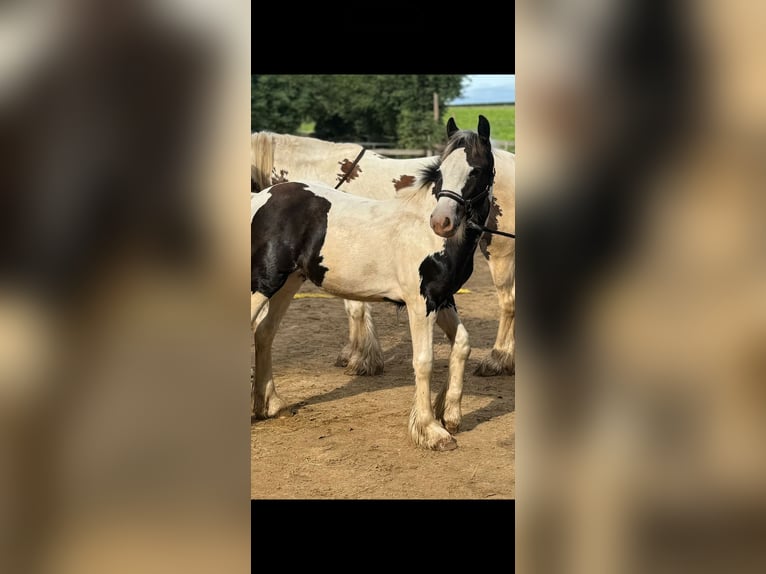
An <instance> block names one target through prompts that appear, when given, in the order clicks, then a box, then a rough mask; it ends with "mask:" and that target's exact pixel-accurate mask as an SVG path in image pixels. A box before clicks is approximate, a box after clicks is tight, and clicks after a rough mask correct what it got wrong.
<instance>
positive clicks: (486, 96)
mask: <svg viewBox="0 0 766 574" xmlns="http://www.w3.org/2000/svg"><path fill="white" fill-rule="evenodd" d="M463 81H464V82H465V84H464V87H463V95H462V96H461V97H460V98H457V99H456V100H453V101H451V102H449V103H450V104H505V103H515V102H516V75H515V74H505V75H500V74H496V75H487V74H482V75H473V76H470V75H469V76H468V77H467V78H466V79H465V80H463Z"/></svg>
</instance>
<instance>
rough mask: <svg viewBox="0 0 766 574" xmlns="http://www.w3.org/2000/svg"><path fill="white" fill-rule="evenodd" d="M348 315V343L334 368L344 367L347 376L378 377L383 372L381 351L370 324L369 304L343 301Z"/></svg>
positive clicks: (373, 327) (372, 325) (372, 326)
mask: <svg viewBox="0 0 766 574" xmlns="http://www.w3.org/2000/svg"><path fill="white" fill-rule="evenodd" d="M344 304H345V307H346V314H347V315H348V338H349V341H348V343H346V346H345V347H343V349H342V350H341V352H340V354H339V355H338V358H337V359H336V361H335V366H336V367H346V368H345V370H344V372H345V373H346V374H347V375H379V374H380V373H382V372H383V351H382V350H381V348H380V343H379V342H378V335H377V333H376V332H375V324H374V323H373V322H372V313H371V312H370V311H371V309H370V304H369V303H362V302H360V301H350V300H348V299H346V300H344Z"/></svg>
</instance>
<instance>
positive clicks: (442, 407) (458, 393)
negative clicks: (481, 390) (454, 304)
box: [434, 308, 471, 434]
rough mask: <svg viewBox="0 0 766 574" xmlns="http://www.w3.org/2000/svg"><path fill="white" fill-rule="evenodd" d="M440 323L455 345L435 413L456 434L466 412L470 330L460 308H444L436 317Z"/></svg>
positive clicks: (435, 403) (435, 405) (435, 406)
mask: <svg viewBox="0 0 766 574" xmlns="http://www.w3.org/2000/svg"><path fill="white" fill-rule="evenodd" d="M436 323H437V324H438V325H439V327H441V329H442V331H444V333H445V334H446V335H447V338H448V339H449V341H450V344H451V345H452V350H451V351H450V355H449V383H448V384H445V385H444V386H442V388H441V389H440V390H439V394H438V395H436V400H435V401H434V415H435V416H436V418H437V419H439V420H440V421H441V422H442V423H443V424H444V427H445V428H446V429H447V430H448V431H449V432H450V433H453V434H454V433H456V432H457V431H458V429H459V428H460V421H461V418H462V412H461V410H460V402H461V400H462V398H463V375H464V374H465V363H466V361H467V360H468V357H469V356H470V355H471V344H470V342H469V340H468V331H466V330H465V327H464V326H463V324H462V323H461V322H460V318H459V317H458V314H457V311H456V310H455V309H453V308H444V309H441V310H440V311H439V314H438V315H437V316H436Z"/></svg>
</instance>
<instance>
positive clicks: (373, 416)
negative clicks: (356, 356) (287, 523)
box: [250, 250, 516, 499]
mask: <svg viewBox="0 0 766 574" xmlns="http://www.w3.org/2000/svg"><path fill="white" fill-rule="evenodd" d="M465 288H466V289H468V290H470V293H466V294H458V295H456V301H457V305H458V311H459V313H460V316H461V319H462V321H463V323H464V324H465V326H466V329H467V330H468V333H469V336H470V339H471V347H472V351H471V357H470V358H469V360H468V365H467V368H466V378H465V386H464V395H463V403H462V407H463V422H462V425H461V429H460V432H459V433H458V434H457V435H455V438H456V440H457V442H458V448H457V449H456V450H453V451H450V452H431V451H426V450H423V449H420V448H418V447H415V446H414V445H413V444H412V443H410V441H409V438H408V431H407V422H408V417H409V412H410V408H411V406H412V400H413V396H414V390H415V382H414V375H413V370H412V346H411V339H410V333H409V328H408V324H407V323H408V322H407V313H406V310H402V311H401V312H399V313H398V314H397V311H396V307H395V306H394V305H391V304H386V303H375V304H373V305H372V308H373V318H374V320H375V324H376V327H377V330H378V335H379V337H380V341H381V345H382V347H383V352H384V357H385V371H384V373H383V374H382V375H380V376H376V377H357V376H350V375H345V374H344V373H343V369H341V368H338V367H335V366H333V365H334V362H335V358H336V356H337V354H338V351H340V349H341V348H342V346H343V345H344V344H345V342H346V340H347V336H348V322H347V319H346V314H345V311H344V307H343V302H342V300H340V299H335V298H332V299H326V298H302V299H296V300H295V301H293V304H292V305H291V307H290V309H289V310H288V311H287V314H286V316H285V318H284V320H283V323H282V326H281V328H280V331H279V333H278V334H277V336H276V339H275V341H274V355H273V356H274V379H275V383H276V386H277V390H278V392H279V394H280V396H281V397H282V398H283V399H284V400H286V401H288V402H290V403H291V404H292V405H293V409H292V410H293V412H294V415H293V416H289V417H286V418H282V419H273V420H267V421H253V422H252V424H251V427H250V442H251V455H250V468H251V470H250V476H251V481H250V489H251V497H252V498H253V499H264V498H269V499H271V498H283V499H287V498H301V499H307V498H336V499H339V498H350V499H368V498H374V499H392V498H393V499H411V498H415V499H424V498H435V499H511V498H514V493H515V472H514V458H515V446H516V440H515V438H516V437H515V399H514V396H515V377H512V376H500V377H489V378H482V377H476V376H474V375H473V374H472V373H473V369H474V368H475V366H476V364H477V363H478V361H479V360H481V359H482V358H483V357H485V356H486V355H487V354H488V353H489V351H490V349H491V348H492V344H493V343H494V339H495V334H496V331H497V313H498V306H497V299H496V294H495V289H494V287H493V286H492V283H491V280H490V275H489V269H488V267H487V265H486V263H485V261H484V259H483V257H482V255H481V253H480V252H479V251H478V250H477V252H476V260H475V268H474V273H473V276H472V277H471V279H470V280H469V281H468V283H466V285H465ZM301 293H320V291H319V290H318V289H317V288H315V287H314V286H313V285H311V284H309V283H306V284H304V287H303V288H302V289H301ZM434 354H435V364H434V375H433V379H432V382H431V388H432V396H435V389H437V388H438V386H440V385H441V384H443V383H444V382H445V381H446V379H447V366H448V357H449V342H448V341H447V338H446V337H445V336H444V333H443V332H442V331H441V330H440V329H439V328H438V327H436V328H435V334H434Z"/></svg>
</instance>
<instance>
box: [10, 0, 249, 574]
mask: <svg viewBox="0 0 766 574" xmlns="http://www.w3.org/2000/svg"><path fill="white" fill-rule="evenodd" d="M249 16H250V4H249V3H244V2H234V1H229V0H224V1H223V2H220V1H217V2H209V1H207V0H180V1H178V0H176V1H173V2H169V1H160V2H156V1H152V2H148V1H129V2H100V1H95V0H65V1H52V0H30V1H27V2H6V3H3V4H2V7H0V29H1V31H0V157H2V169H1V170H0V571H2V572H9V573H10V572H19V573H21V572H24V573H27V572H29V573H33V572H77V573H87V572H99V573H104V572H180V571H183V572H245V571H248V570H249V565H250V562H249V557H250V537H249V532H250V530H249V529H250V513H249V503H248V500H249V493H250V489H249V478H248V477H249V440H248V437H249V433H248V428H249V427H248V425H249V416H248V412H249V389H248V385H247V380H248V374H249V341H250V339H251V335H250V328H249V325H248V322H247V319H246V313H245V312H244V311H245V309H246V308H247V305H248V303H247V293H246V291H245V289H244V286H245V285H246V281H247V279H246V276H247V270H248V267H249V264H248V254H247V240H248V236H249V231H248V227H247V225H248V219H247V212H248V209H247V193H246V191H245V190H246V189H248V180H247V177H248V176H247V168H246V166H247V163H248V161H249V158H248V152H247V149H248V142H249V128H248V116H247V103H246V102H247V101H248V100H247V98H248V96H249V90H250V86H249V84H248V82H247V76H246V72H245V71H246V70H248V69H249V67H250V61H249V58H250V17H249ZM238 222H241V223H238Z"/></svg>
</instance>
